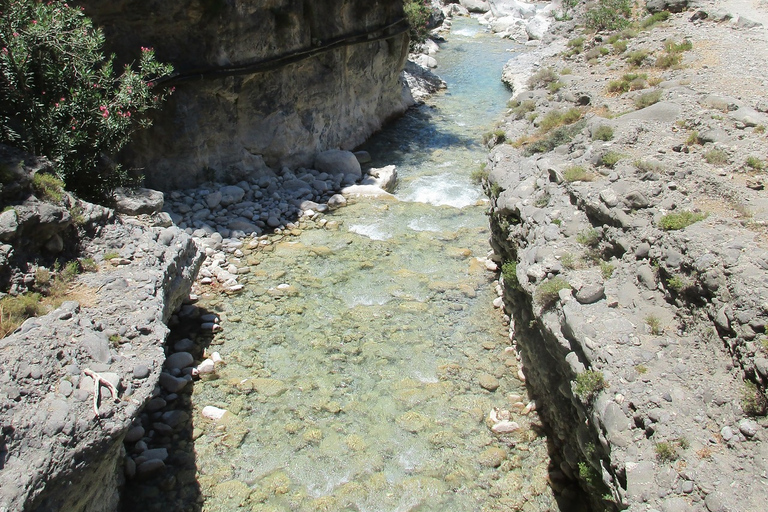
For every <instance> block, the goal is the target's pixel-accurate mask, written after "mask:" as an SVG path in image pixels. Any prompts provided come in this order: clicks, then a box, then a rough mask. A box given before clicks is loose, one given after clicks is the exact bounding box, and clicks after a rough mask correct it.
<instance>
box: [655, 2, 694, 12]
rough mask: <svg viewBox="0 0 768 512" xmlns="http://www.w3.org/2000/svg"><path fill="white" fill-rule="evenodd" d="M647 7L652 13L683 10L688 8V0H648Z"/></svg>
mask: <svg viewBox="0 0 768 512" xmlns="http://www.w3.org/2000/svg"><path fill="white" fill-rule="evenodd" d="M645 8H646V9H648V12H650V13H657V12H661V11H669V12H683V11H684V10H685V9H687V8H688V0H648V1H647V2H646V3H645Z"/></svg>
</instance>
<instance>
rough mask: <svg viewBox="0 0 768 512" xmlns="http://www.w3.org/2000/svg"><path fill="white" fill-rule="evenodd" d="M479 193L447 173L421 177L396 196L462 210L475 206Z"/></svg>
mask: <svg viewBox="0 0 768 512" xmlns="http://www.w3.org/2000/svg"><path fill="white" fill-rule="evenodd" d="M480 196H481V193H480V191H479V190H478V189H477V187H475V186H472V185H470V184H469V183H460V182H458V181H457V180H456V178H455V176H454V175H452V174H449V173H444V174H439V175H437V176H421V177H419V178H416V179H415V180H413V181H412V182H411V183H410V184H409V187H408V189H407V190H404V191H403V192H402V195H400V194H398V197H399V199H401V200H403V201H414V202H417V203H427V204H432V205H435V206H453V207H454V208H464V207H465V206H469V205H472V204H475V203H476V202H477V200H478V199H480Z"/></svg>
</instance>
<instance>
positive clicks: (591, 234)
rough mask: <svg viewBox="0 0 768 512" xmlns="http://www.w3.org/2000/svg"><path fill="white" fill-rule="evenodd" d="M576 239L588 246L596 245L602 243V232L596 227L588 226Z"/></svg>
mask: <svg viewBox="0 0 768 512" xmlns="http://www.w3.org/2000/svg"><path fill="white" fill-rule="evenodd" d="M576 241H577V242H579V243H580V244H581V245H586V246H587V247H596V246H597V244H599V243H600V233H599V232H598V231H597V230H596V229H594V228H588V229H585V230H584V231H582V232H581V233H579V234H578V235H576Z"/></svg>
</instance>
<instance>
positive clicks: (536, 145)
mask: <svg viewBox="0 0 768 512" xmlns="http://www.w3.org/2000/svg"><path fill="white" fill-rule="evenodd" d="M585 124H586V123H585V122H584V121H583V120H582V121H579V122H577V123H574V124H572V125H569V126H561V127H559V128H556V129H554V130H553V131H552V132H551V133H550V134H549V136H548V137H547V138H545V139H540V140H537V141H535V142H532V143H530V144H529V145H528V146H527V147H526V148H525V155H526V156H531V155H533V154H536V153H546V152H548V151H552V150H553V149H555V148H556V147H558V146H561V145H563V144H568V143H570V142H571V141H572V140H573V138H574V137H575V136H576V135H577V134H578V133H579V132H581V131H582V130H583V129H584V125H585ZM522 142H528V140H527V139H526V140H525V141H522Z"/></svg>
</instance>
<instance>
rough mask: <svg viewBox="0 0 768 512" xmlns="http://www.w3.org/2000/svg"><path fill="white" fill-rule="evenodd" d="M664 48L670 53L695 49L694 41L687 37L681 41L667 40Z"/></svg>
mask: <svg viewBox="0 0 768 512" xmlns="http://www.w3.org/2000/svg"><path fill="white" fill-rule="evenodd" d="M664 49H665V50H666V51H667V52H668V53H682V52H687V51H688V50H691V49H693V43H692V42H691V41H690V40H689V39H685V40H683V41H682V42H680V43H676V42H674V41H667V42H666V43H664Z"/></svg>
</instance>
